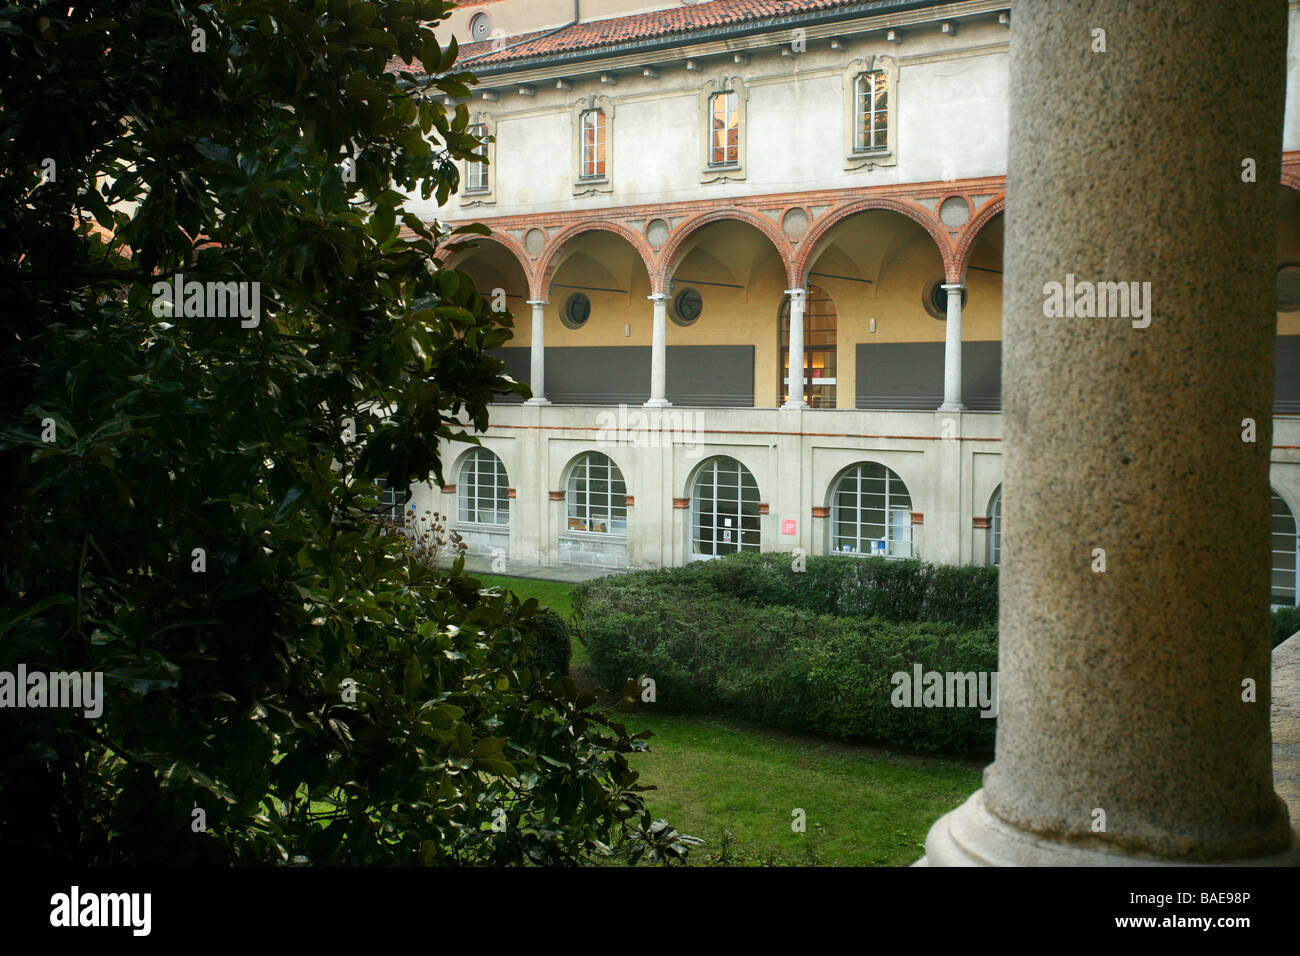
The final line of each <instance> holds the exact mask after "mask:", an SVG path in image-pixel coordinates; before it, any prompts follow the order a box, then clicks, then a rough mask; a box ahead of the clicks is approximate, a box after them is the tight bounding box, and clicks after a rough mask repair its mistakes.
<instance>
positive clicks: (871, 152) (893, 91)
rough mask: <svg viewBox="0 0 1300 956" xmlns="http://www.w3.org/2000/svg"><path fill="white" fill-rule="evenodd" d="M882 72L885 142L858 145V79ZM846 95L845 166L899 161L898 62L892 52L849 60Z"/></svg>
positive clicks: (864, 166) (845, 74)
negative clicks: (884, 96)
mask: <svg viewBox="0 0 1300 956" xmlns="http://www.w3.org/2000/svg"><path fill="white" fill-rule="evenodd" d="M876 73H879V74H881V75H882V77H883V78H884V82H885V90H886V97H887V99H886V108H885V145H884V146H883V147H875V148H869V149H859V148H858V115H859V114H858V81H859V78H861V77H864V76H867V75H869V74H876ZM841 77H842V80H843V97H844V168H845V169H846V170H849V171H852V170H858V169H872V168H873V167H876V166H894V165H897V163H898V62H897V61H896V60H895V59H894V58H893V57H891V56H865V57H857V58H855V59H853V60H850V61H849V62H848V64H846V65H845V67H844V71H843V73H842V74H841Z"/></svg>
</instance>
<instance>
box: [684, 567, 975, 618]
mask: <svg viewBox="0 0 1300 956" xmlns="http://www.w3.org/2000/svg"><path fill="white" fill-rule="evenodd" d="M792 564H793V562H792V560H791V558H790V556H789V555H788V554H754V553H752V552H747V553H744V554H737V555H732V556H730V557H728V558H725V559H723V560H721V561H698V562H695V563H694V564H690V565H687V566H686V567H685V568H669V569H666V570H667V572H668V574H667V575H665V579H666V580H670V581H672V583H673V585H674V586H681V585H685V586H696V585H698V586H702V587H706V588H708V589H709V590H712V591H715V592H717V593H719V594H724V595H730V596H732V597H735V598H738V599H739V600H741V601H744V602H745V603H747V604H755V605H759V606H774V605H779V606H783V607H797V608H803V609H805V610H809V611H815V612H817V613H818V614H834V615H837V616H839V617H883V618H885V619H886V620H888V621H943V622H947V623H952V624H962V625H967V626H970V627H988V626H996V625H997V622H998V569H997V568H986V567H969V566H968V567H954V566H950V565H935V564H926V563H925V562H922V561H912V560H908V561H895V560H889V559H887V558H854V557H849V556H847V555H821V556H817V557H810V558H807V559H806V565H805V567H806V570H803V571H795V570H794V568H793V566H792Z"/></svg>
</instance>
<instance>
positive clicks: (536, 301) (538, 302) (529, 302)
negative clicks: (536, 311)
mask: <svg viewBox="0 0 1300 956" xmlns="http://www.w3.org/2000/svg"><path fill="white" fill-rule="evenodd" d="M550 301H551V300H550V299H525V300H524V303H525V304H526V305H547V304H548V303H549V302H550Z"/></svg>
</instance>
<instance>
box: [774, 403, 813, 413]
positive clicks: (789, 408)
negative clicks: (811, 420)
mask: <svg viewBox="0 0 1300 956" xmlns="http://www.w3.org/2000/svg"><path fill="white" fill-rule="evenodd" d="M808 408H812V406H811V405H809V404H808V403H807V402H799V403H798V404H797V405H796V404H795V403H794V402H786V403H785V404H784V405H782V406H781V408H780V411H783V412H799V411H803V410H805V409H808Z"/></svg>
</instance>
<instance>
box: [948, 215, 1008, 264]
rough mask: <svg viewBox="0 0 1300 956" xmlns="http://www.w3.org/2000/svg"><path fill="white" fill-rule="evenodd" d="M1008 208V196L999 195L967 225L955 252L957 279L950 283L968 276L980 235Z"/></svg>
mask: <svg viewBox="0 0 1300 956" xmlns="http://www.w3.org/2000/svg"><path fill="white" fill-rule="evenodd" d="M1006 208H1007V194H1006V193H999V194H998V195H996V196H994V197H993V198H992V199H991V200H989V201H988V202H986V203H985V204H984V205H983V206H981V207H980V209H979V212H977V213H975V215H974V216H972V217H971V220H970V222H968V223H966V228H965V229H964V230H962V234H961V238H960V239H958V240H957V248H956V249H954V250H953V264H954V266H955V277H954V276H949V277H948V281H950V282H961V281H963V279H964V278H965V275H966V267H967V266H968V265H969V264H970V254H971V251H972V250H973V249H974V248H975V243H976V242H978V241H979V237H980V235H981V234H982V233H983V232H984V227H985V226H987V225H988V224H989V223H990V222H992V221H993V217H994V216H997V215H998V214H1000V213H1002V212H1004V211H1005V210H1006Z"/></svg>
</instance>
